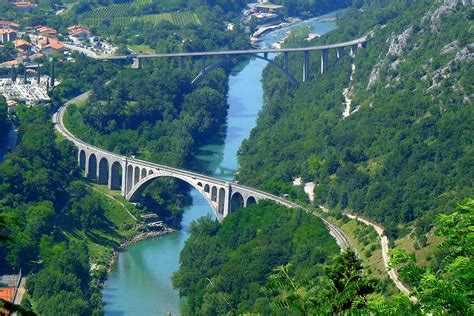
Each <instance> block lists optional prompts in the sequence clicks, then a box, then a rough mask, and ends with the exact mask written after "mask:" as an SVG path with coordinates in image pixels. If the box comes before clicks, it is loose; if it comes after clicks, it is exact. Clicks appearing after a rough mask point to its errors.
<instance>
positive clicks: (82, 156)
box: [79, 149, 86, 170]
mask: <svg viewBox="0 0 474 316" xmlns="http://www.w3.org/2000/svg"><path fill="white" fill-rule="evenodd" d="M79 167H80V168H81V169H82V170H86V151H85V150H84V149H79Z"/></svg>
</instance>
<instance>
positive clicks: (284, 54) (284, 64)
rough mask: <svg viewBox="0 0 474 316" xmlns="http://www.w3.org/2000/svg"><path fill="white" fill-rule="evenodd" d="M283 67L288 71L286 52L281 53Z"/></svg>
mask: <svg viewBox="0 0 474 316" xmlns="http://www.w3.org/2000/svg"><path fill="white" fill-rule="evenodd" d="M283 69H285V70H286V71H288V52H284V53H283Z"/></svg>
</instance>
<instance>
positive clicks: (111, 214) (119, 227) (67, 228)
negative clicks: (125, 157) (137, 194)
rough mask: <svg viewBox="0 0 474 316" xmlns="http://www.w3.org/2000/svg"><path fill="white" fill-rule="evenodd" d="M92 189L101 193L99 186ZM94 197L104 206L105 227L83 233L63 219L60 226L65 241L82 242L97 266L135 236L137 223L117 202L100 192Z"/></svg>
mask: <svg viewBox="0 0 474 316" xmlns="http://www.w3.org/2000/svg"><path fill="white" fill-rule="evenodd" d="M94 188H97V190H100V191H103V188H100V186H97V187H96V186H94ZM119 194H120V193H119ZM96 195H97V198H98V199H100V200H101V201H102V203H103V204H104V206H105V212H104V216H105V221H106V224H105V225H103V226H102V227H100V228H92V229H88V230H85V231H84V230H81V229H79V228H78V227H76V226H75V225H74V223H71V222H70V221H69V220H68V219H66V218H65V217H64V218H63V219H62V225H61V226H62V227H64V230H63V235H64V236H65V238H66V239H68V240H78V241H79V240H80V241H84V242H85V243H86V244H87V246H88V248H89V251H90V254H91V259H92V261H93V262H95V263H98V264H105V263H106V262H107V260H108V259H109V258H110V255H111V254H112V251H113V250H114V249H115V248H116V247H117V246H118V245H119V244H120V243H121V242H122V241H123V240H125V239H128V238H130V237H132V236H134V235H135V234H136V231H135V225H136V224H137V221H136V220H134V219H133V218H132V217H131V216H130V215H129V214H128V212H127V211H126V210H125V209H124V208H123V206H122V205H120V204H119V203H117V201H114V200H112V199H110V198H108V197H106V196H104V195H102V194H101V193H100V192H97V193H96ZM117 200H118V199H117ZM129 204H130V205H126V204H125V205H126V207H127V208H129V207H133V204H131V203H129Z"/></svg>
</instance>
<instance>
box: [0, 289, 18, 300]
mask: <svg viewBox="0 0 474 316" xmlns="http://www.w3.org/2000/svg"><path fill="white" fill-rule="evenodd" d="M14 295H15V289H14V288H12V287H0V298H1V299H3V300H5V301H7V302H12V301H13V296H14Z"/></svg>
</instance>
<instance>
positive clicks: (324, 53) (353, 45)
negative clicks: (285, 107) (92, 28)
mask: <svg viewBox="0 0 474 316" xmlns="http://www.w3.org/2000/svg"><path fill="white" fill-rule="evenodd" d="M367 41H368V37H367V36H363V37H361V38H357V39H354V40H351V41H347V42H342V43H337V44H329V45H320V46H309V47H300V48H280V49H248V50H231V51H214V52H190V53H166V54H137V55H135V54H131V55H115V56H98V57H95V58H96V59H99V60H130V59H131V60H133V64H132V68H135V69H137V68H141V67H142V61H143V60H145V59H150V58H175V59H178V60H179V67H181V68H182V67H184V59H185V58H200V60H201V70H200V72H199V74H198V75H197V76H196V77H195V78H194V79H193V81H192V83H193V84H196V83H198V82H199V81H201V80H202V79H203V78H204V77H205V76H206V75H207V74H208V73H210V72H211V71H212V70H214V69H216V68H217V67H219V66H220V65H222V64H223V63H224V62H225V60H226V58H229V57H254V58H260V59H263V60H266V61H267V62H268V63H270V65H272V66H274V67H276V68H278V69H280V70H281V71H282V72H283V73H284V74H286V76H287V77H288V80H289V81H290V82H291V83H292V84H293V85H297V84H298V81H297V80H296V79H295V78H294V77H293V75H292V74H291V73H290V72H289V70H288V55H289V54H290V53H303V56H304V58H303V75H302V81H303V82H306V81H308V80H309V78H310V62H309V55H310V53H311V52H315V51H320V52H321V67H320V71H321V74H323V73H324V72H325V71H326V69H327V64H328V53H329V50H331V49H334V50H336V57H337V58H341V57H342V56H343V54H344V52H345V49H346V48H349V50H350V56H351V57H352V58H354V57H355V54H356V50H357V48H358V47H363V46H365V44H366V43H367ZM269 54H283V65H279V64H278V63H276V62H275V61H273V60H272V59H271V58H269V57H268V55H269ZM209 57H217V58H218V60H217V61H216V62H214V63H212V64H210V65H206V58H209Z"/></svg>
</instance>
